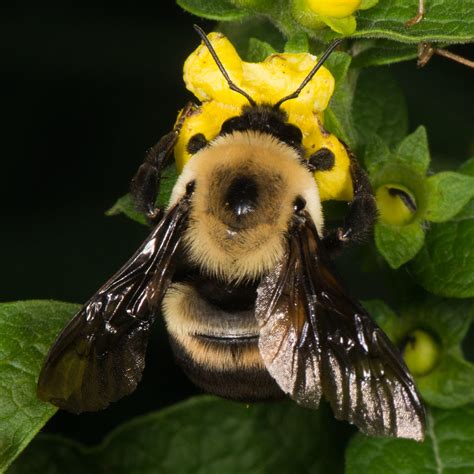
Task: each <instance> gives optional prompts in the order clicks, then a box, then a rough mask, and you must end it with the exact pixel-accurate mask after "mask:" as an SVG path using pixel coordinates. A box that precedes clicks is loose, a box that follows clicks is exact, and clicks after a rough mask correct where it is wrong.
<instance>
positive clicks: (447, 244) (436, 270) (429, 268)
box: [411, 219, 474, 298]
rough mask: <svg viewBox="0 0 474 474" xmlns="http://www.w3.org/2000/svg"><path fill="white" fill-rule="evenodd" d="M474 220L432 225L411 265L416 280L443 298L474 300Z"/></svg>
mask: <svg viewBox="0 0 474 474" xmlns="http://www.w3.org/2000/svg"><path fill="white" fill-rule="evenodd" d="M473 242H474V219H465V220H458V221H452V222H445V223H443V224H433V225H432V226H431V229H430V230H429V231H428V232H427V234H426V239H425V246H424V247H423V249H422V250H421V251H420V252H419V254H418V255H417V257H416V258H415V260H414V261H413V262H412V265H411V270H412V274H413V276H414V277H415V279H416V281H417V282H418V283H420V284H421V285H422V286H423V287H424V288H425V289H426V290H428V291H430V292H432V293H435V294H437V295H441V296H448V297H449V296H452V297H456V298H469V297H474V245H473Z"/></svg>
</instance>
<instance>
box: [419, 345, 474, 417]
mask: <svg viewBox="0 0 474 474" xmlns="http://www.w3.org/2000/svg"><path fill="white" fill-rule="evenodd" d="M416 381H417V386H418V388H419V390H420V392H421V394H422V395H423V398H424V399H425V400H426V402H427V403H429V404H430V405H433V406H436V407H441V408H456V407H459V406H462V405H466V404H467V403H472V402H474V365H473V364H471V363H470V362H468V361H466V360H464V359H463V358H462V357H461V356H459V355H456V354H446V355H445V356H443V357H442V359H441V362H440V364H439V365H438V366H437V367H436V369H435V370H433V371H432V372H431V373H429V374H428V375H426V376H424V377H419V378H417V380H416Z"/></svg>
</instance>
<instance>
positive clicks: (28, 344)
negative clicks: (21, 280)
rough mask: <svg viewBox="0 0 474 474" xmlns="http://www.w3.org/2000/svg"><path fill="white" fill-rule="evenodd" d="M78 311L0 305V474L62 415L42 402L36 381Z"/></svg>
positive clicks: (56, 305)
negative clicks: (51, 348)
mask: <svg viewBox="0 0 474 474" xmlns="http://www.w3.org/2000/svg"><path fill="white" fill-rule="evenodd" d="M78 309H79V307H78V306H77V305H74V304H69V303H61V302H59V301H19V302H16V303H2V304H0V334H1V337H0V420H1V423H0V472H3V471H4V470H5V469H6V468H7V467H8V465H9V464H10V463H11V462H12V461H13V460H14V459H15V458H16V457H17V456H18V454H19V453H20V452H21V451H22V450H23V449H24V448H25V446H26V445H27V444H28V443H29V442H30V441H31V439H32V438H33V437H34V436H35V434H36V433H37V432H38V431H39V430H40V429H41V428H42V427H43V425H44V424H45V423H46V421H48V419H49V418H51V416H53V414H54V413H55V412H56V408H55V407H53V406H52V405H50V404H49V403H45V402H42V401H40V400H39V399H37V398H36V381H37V378H38V374H39V372H40V369H41V366H42V363H43V360H44V357H45V356H46V353H47V352H48V350H49V347H50V346H51V344H52V343H53V341H54V338H55V337H56V336H57V334H58V333H59V331H60V330H61V328H62V327H63V326H64V325H65V323H66V322H67V321H69V320H70V319H71V316H72V315H73V314H74V313H76V312H77V310H78Z"/></svg>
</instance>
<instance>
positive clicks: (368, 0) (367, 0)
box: [359, 0, 379, 10]
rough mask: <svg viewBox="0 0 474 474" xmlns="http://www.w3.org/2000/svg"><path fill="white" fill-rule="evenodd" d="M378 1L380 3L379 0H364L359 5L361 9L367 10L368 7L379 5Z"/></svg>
mask: <svg viewBox="0 0 474 474" xmlns="http://www.w3.org/2000/svg"><path fill="white" fill-rule="evenodd" d="M377 3H379V0H362V2H361V3H360V5H359V10H367V9H368V8H372V7H373V6H375V5H377Z"/></svg>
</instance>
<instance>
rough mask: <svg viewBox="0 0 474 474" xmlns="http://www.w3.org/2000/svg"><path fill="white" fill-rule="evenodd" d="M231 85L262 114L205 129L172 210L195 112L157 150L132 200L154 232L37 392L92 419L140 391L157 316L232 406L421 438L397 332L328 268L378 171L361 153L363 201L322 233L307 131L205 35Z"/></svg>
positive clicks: (356, 185) (197, 375)
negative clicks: (171, 174) (255, 88)
mask: <svg viewBox="0 0 474 474" xmlns="http://www.w3.org/2000/svg"><path fill="white" fill-rule="evenodd" d="M196 29H197V31H198V33H199V34H200V36H201V38H202V40H203V41H204V44H205V45H206V46H207V48H208V50H209V52H210V53H211V55H212V57H213V59H214V61H215V63H216V64H217V66H218V68H219V70H220V71H221V73H222V74H223V76H224V77H225V79H226V81H227V83H228V85H229V87H230V89H232V90H233V91H236V92H237V93H239V94H242V95H243V96H245V97H246V99H247V100H248V102H249V105H246V106H244V107H243V108H242V111H241V113H240V115H237V116H235V117H232V118H229V119H227V120H226V121H225V122H224V123H223V125H222V127H221V130H220V133H219V134H218V136H217V137H216V138H215V139H213V140H210V141H208V140H206V138H205V137H204V135H203V134H196V135H194V136H193V137H192V138H191V139H190V141H189V143H188V145H187V149H188V152H189V153H191V154H192V159H191V160H190V161H189V162H188V163H187V164H186V165H185V167H184V169H183V171H182V173H181V174H180V176H179V178H178V180H177V182H176V184H175V186H174V189H173V191H172V194H171V199H170V202H169V205H168V208H167V210H166V211H162V210H161V209H158V208H156V207H155V202H156V198H157V195H158V191H159V183H160V175H161V171H162V169H163V168H164V167H165V166H166V164H167V162H168V161H169V159H170V156H171V154H172V152H173V149H174V146H175V144H176V142H177V140H178V137H179V134H180V130H181V128H182V126H183V122H184V120H185V119H186V117H188V116H190V115H192V114H193V113H195V111H196V108H197V106H195V105H194V104H190V105H188V106H187V107H185V108H184V110H183V112H182V113H181V116H180V118H179V120H178V122H177V124H176V126H175V128H174V130H172V131H171V132H170V133H169V134H167V135H165V136H164V137H163V138H162V139H161V140H160V141H159V142H158V143H157V144H156V145H155V146H154V147H153V148H152V149H151V150H150V151H149V153H148V154H147V156H146V158H145V161H144V163H143V164H142V165H141V167H140V168H139V170H138V172H137V174H136V175H135V177H134V179H133V180H132V186H131V192H132V196H133V197H134V199H135V202H136V204H137V207H138V208H139V209H141V210H143V211H144V212H145V213H146V215H147V216H148V218H149V219H150V221H151V222H153V223H154V228H153V230H152V232H151V234H150V235H149V236H148V238H147V239H146V240H145V242H144V243H143V244H142V246H141V247H140V248H139V249H138V250H137V252H136V253H135V254H134V255H133V256H132V257H131V259H130V260H129V261H128V262H127V263H126V264H125V265H124V266H123V267H122V268H121V269H120V270H119V271H118V272H117V273H116V274H115V275H114V276H113V277H112V278H111V279H110V280H109V281H108V282H107V283H105V285H104V286H102V288H100V289H99V291H98V292H97V293H96V294H95V295H94V296H93V297H92V298H91V299H90V300H89V301H88V302H87V303H86V304H85V305H84V307H83V308H82V309H81V310H80V311H79V313H78V314H77V315H76V316H75V317H74V318H73V319H72V321H71V322H70V323H69V324H68V325H67V326H66V327H65V329H64V330H63V331H62V333H61V334H60V335H59V337H58V338H57V340H56V342H55V343H54V345H53V346H52V348H51V349H50V351H49V353H48V355H47V358H46V361H45V363H44V366H43V369H42V372H41V374H40V378H39V382H38V395H39V397H40V398H41V399H43V400H47V401H50V402H51V403H54V404H55V405H57V406H58V407H60V408H63V409H66V410H69V411H72V412H76V413H79V412H82V411H95V410H99V409H103V408H105V407H106V406H107V405H109V403H111V402H113V401H116V400H118V399H120V398H121V397H123V396H125V395H127V394H129V393H130V392H132V391H133V390H134V389H135V387H136V385H137V383H138V382H139V381H140V379H141V376H142V371H143V369H144V365H145V352H146V347H147V341H148V337H149V335H150V330H151V326H152V324H153V321H154V320H155V319H156V317H157V316H158V315H159V314H161V313H162V314H163V315H164V318H165V321H166V326H167V329H168V332H169V338H170V341H171V345H172V347H173V350H174V353H175V355H176V359H177V361H178V363H179V364H180V365H181V366H182V368H183V369H184V371H185V372H186V373H187V375H188V376H189V378H190V379H191V380H192V381H194V382H195V383H196V384H197V385H198V386H200V387H201V388H203V389H204V390H206V391H208V392H211V393H214V394H217V395H220V396H223V397H226V398H230V399H236V400H243V401H256V400H268V399H278V398H282V397H285V396H286V397H289V398H291V399H293V400H294V401H296V402H297V403H299V404H300V405H303V406H306V407H311V408H317V407H318V405H319V402H320V399H321V397H322V396H324V397H325V398H326V399H327V400H328V401H329V403H330V404H331V406H332V409H333V411H334V413H335V416H336V417H337V418H339V419H344V420H348V421H349V422H351V423H353V424H355V425H356V426H357V427H358V428H359V429H360V430H361V431H362V432H364V433H367V434H370V435H389V436H398V437H405V438H412V439H416V440H422V439H423V436H424V408H423V405H422V403H421V401H420V397H419V395H418V393H417V391H416V388H415V386H414V383H413V380H412V377H411V376H410V374H409V373H408V370H407V368H406V366H405V364H404V362H403V360H402V358H401V356H400V354H399V353H398V351H397V349H395V347H394V346H393V345H392V344H391V342H390V341H389V339H388V338H387V336H386V335H385V334H384V333H383V332H382V331H381V329H380V328H379V327H378V326H377V325H376V323H375V322H374V321H373V320H372V319H371V318H370V316H369V315H368V314H367V312H366V311H365V310H364V308H363V307H362V306H361V305H360V304H359V303H358V302H357V301H355V300H354V299H353V298H352V297H351V296H349V294H348V292H347V291H346V289H345V288H344V286H343V285H342V284H341V282H340V281H339V279H338V278H337V277H336V275H335V273H334V271H333V270H332V269H331V264H330V261H329V258H330V254H331V253H333V252H337V251H338V250H339V249H340V248H342V247H344V246H345V245H346V244H347V243H349V242H352V241H357V240H360V239H361V237H363V236H364V235H365V234H366V233H367V232H369V231H370V229H371V227H372V225H373V222H374V220H375V217H376V204H375V199H374V196H373V193H372V190H371V187H370V183H369V181H368V179H367V176H366V174H365V172H364V171H363V170H362V169H361V168H360V167H359V165H358V163H357V161H356V160H355V158H354V157H353V156H352V155H350V156H351V168H350V171H351V177H352V181H353V189H354V196H353V199H352V201H351V202H350V205H349V211H348V215H347V217H346V219H345V221H344V223H343V225H342V226H341V227H340V228H338V229H336V230H335V231H332V232H328V231H327V230H326V229H325V226H324V216H323V213H322V207H321V200H320V198H319V193H318V186H317V183H316V181H315V180H314V177H313V172H314V171H315V170H327V169H330V168H331V167H332V166H333V164H334V155H332V153H331V152H330V151H329V150H328V149H324V148H323V149H321V150H318V151H316V152H315V153H313V154H312V155H311V156H310V157H309V159H307V152H308V151H307V150H305V149H304V147H303V145H302V132H301V130H300V129H299V128H298V127H297V126H295V125H294V124H291V123H289V122H288V117H287V114H286V113H285V111H283V110H282V109H281V105H282V104H283V103H284V102H285V101H287V100H291V99H293V98H296V97H297V96H298V95H299V93H300V92H301V90H302V89H303V88H304V87H305V86H306V85H307V84H308V82H309V81H310V80H311V78H312V77H313V76H314V75H315V74H316V72H317V71H318V69H319V68H320V67H321V65H322V64H323V62H324V61H325V59H326V58H327V57H328V56H329V54H330V53H331V51H332V50H333V49H334V48H335V47H336V46H337V44H338V42H334V43H333V44H332V45H331V46H330V47H329V48H328V50H327V51H326V52H325V53H324V54H323V55H322V56H321V57H320V58H319V60H318V62H317V64H316V65H315V66H314V68H313V69H312V70H311V72H310V73H309V74H308V76H307V77H306V78H305V80H304V81H303V82H302V83H301V85H300V86H299V87H298V89H297V90H296V91H295V92H294V93H292V94H290V95H288V96H286V97H283V98H282V99H280V100H279V101H278V102H276V103H275V104H257V103H256V102H255V101H254V100H253V99H252V97H250V95H248V94H247V93H246V92H245V91H244V90H242V89H240V88H239V87H237V86H236V85H235V84H234V83H233V82H232V80H231V78H230V77H229V75H228V73H227V71H226V70H225V69H224V67H223V65H222V63H221V62H220V59H219V58H218V56H217V54H216V52H215V51H214V49H213V47H212V44H211V43H210V42H209V40H208V39H207V37H206V35H205V34H204V32H203V31H202V30H201V29H200V28H199V27H196Z"/></svg>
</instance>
